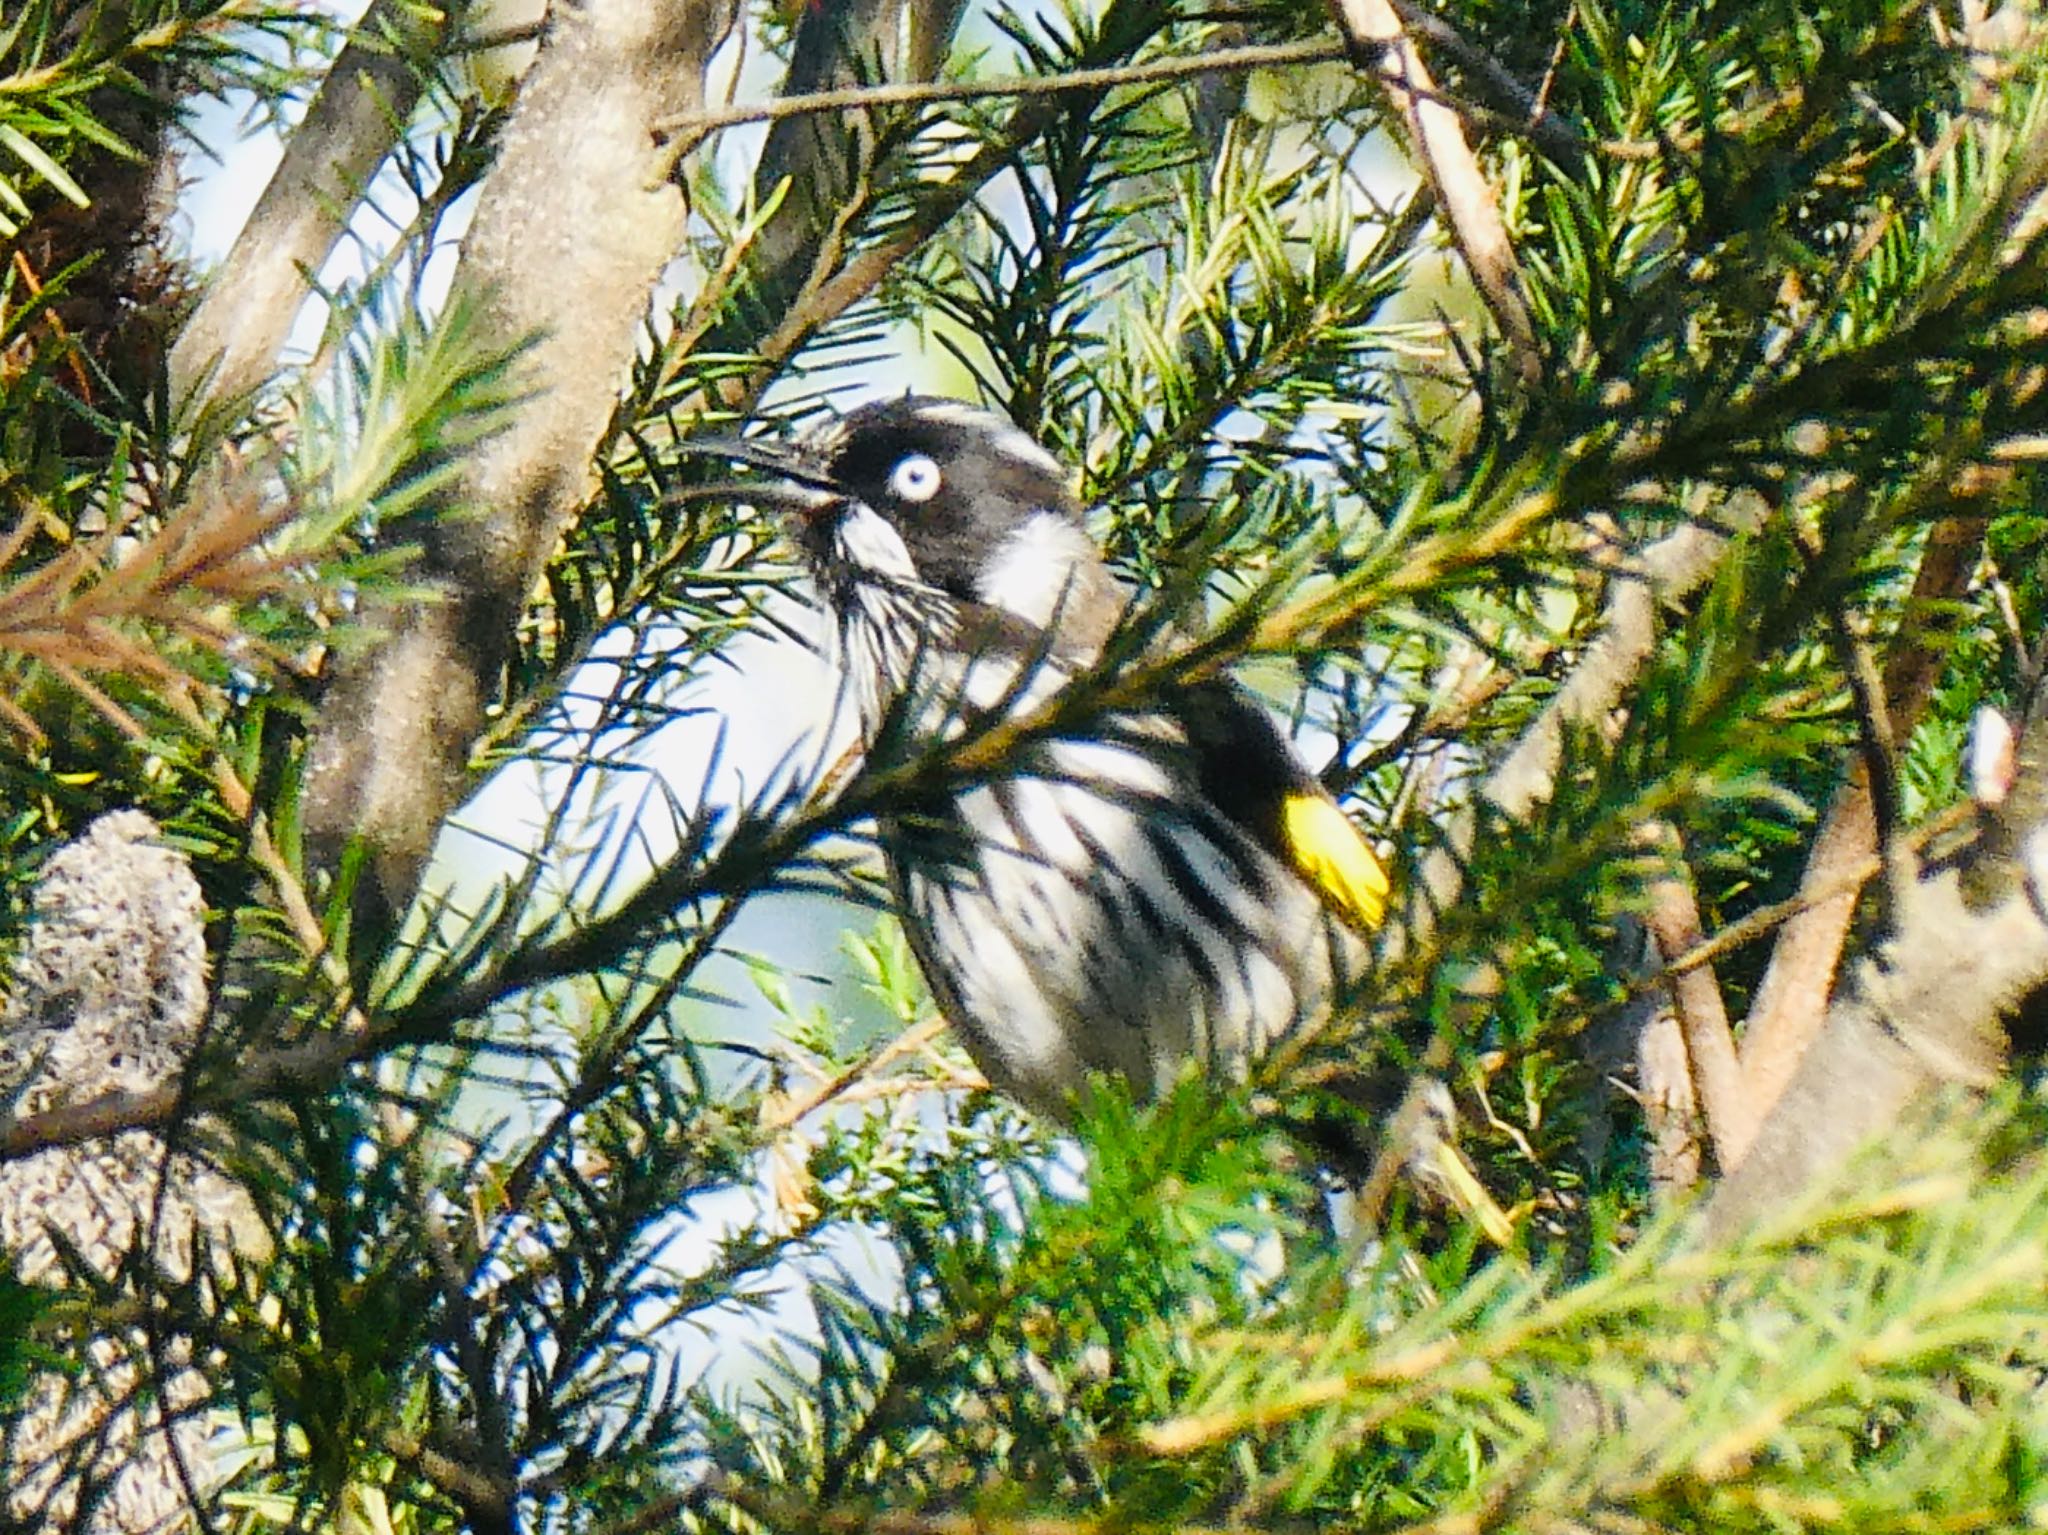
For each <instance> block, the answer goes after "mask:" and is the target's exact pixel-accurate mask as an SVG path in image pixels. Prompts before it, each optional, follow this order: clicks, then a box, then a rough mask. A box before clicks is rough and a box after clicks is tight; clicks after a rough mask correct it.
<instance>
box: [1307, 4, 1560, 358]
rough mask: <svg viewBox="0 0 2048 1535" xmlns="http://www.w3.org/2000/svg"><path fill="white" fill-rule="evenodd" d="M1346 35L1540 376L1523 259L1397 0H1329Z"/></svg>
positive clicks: (1486, 295)
mask: <svg viewBox="0 0 2048 1535" xmlns="http://www.w3.org/2000/svg"><path fill="white" fill-rule="evenodd" d="M1331 3H1332V6H1333V8H1334V10H1335V11H1336V14H1337V19H1338V22H1339V24H1340V25H1342V27H1343V28H1344V32H1345V35H1346V36H1348V37H1349V38H1350V39H1351V42H1352V45H1353V47H1354V48H1355V49H1356V50H1357V52H1358V54H1359V56H1360V57H1361V58H1362V59H1365V60H1367V61H1369V63H1368V67H1369V68H1370V69H1371V70H1372V71H1373V73H1374V74H1375V75H1376V76H1377V77H1378V78H1379V80H1380V83H1381V84H1382V85H1384V86H1385V87H1386V90H1387V94H1388V95H1389V97H1391V98H1392V100H1393V103H1394V105H1395V106H1396V107H1397V108H1398V109H1399V110H1400V113H1401V118H1402V121H1403V122H1404V123H1405V124H1406V125H1407V130H1408V146H1409V149H1410V151H1411V152H1412V153H1413V154H1414V156H1415V159H1416V162H1417V164H1418V165H1419V166H1420V167H1421V170H1422V174H1423V176H1424V177H1425V179H1427V180H1428V182H1429V184H1430V186H1431V187H1432V188H1433V189H1434V190H1435V192H1436V198H1437V206H1438V207H1439V208H1441V209H1442V210H1443V214H1444V217H1445V219H1446V220H1447V221H1448V222H1449V225H1450V233H1451V239H1452V242H1453V243H1454V244H1455V245H1456V246H1457V248H1458V253H1459V255H1461V256H1462V257H1464V260H1465V269H1466V270H1467V271H1468V272H1470V273H1471V274H1472V282H1473V285H1474V286H1475V287H1476V288H1477V289H1478V290H1479V295H1480V297H1481V298H1482V299H1484V300H1485V302H1486V307H1487V309H1488V310H1490V311H1491V312H1492V314H1493V321H1494V324H1495V325H1497V326H1499V327H1500V333H1501V337H1502V339H1503V340H1505V341H1506V342H1507V344H1508V349H1509V351H1510V352H1511V353H1513V355H1514V359H1515V366H1516V368H1517V370H1518V371H1519V372H1520V374H1521V376H1522V381H1523V382H1524V383H1525V384H1529V385H1534V384H1536V383H1538V382H1540V381H1541V379H1542V377H1543V356H1542V353H1541V351H1540V350H1539V349H1538V348H1537V345H1536V331H1535V327H1534V326H1533V325H1532V324H1531V323H1530V320H1529V306H1528V304H1527V303H1526V302H1525V301H1524V299H1523V297H1522V275H1521V267H1520V265H1519V263H1518V262H1517V261H1516V259H1515V248H1514V245H1513V243H1512V242H1511V241H1510V240H1509V239H1508V232H1507V225H1506V224H1505V223H1504V222H1502V220H1501V216H1500V208H1499V207H1498V205H1497V204H1496V203H1495V201H1494V195H1493V188H1492V187H1490V186H1489V185H1488V184H1487V181H1486V177H1485V174H1484V173H1483V172H1482V171H1481V170H1480V169H1479V161H1478V159H1477V158H1476V157H1475V156H1474V155H1473V153H1472V146H1471V145H1470V144H1468V143H1466V141H1465V128H1464V124H1463V123H1462V122H1461V121H1460V120H1459V116H1458V113H1457V112H1456V111H1455V110H1454V109H1453V108H1452V107H1450V106H1449V105H1447V104H1446V103H1445V102H1444V101H1443V100H1442V99H1441V98H1440V95H1439V93H1438V91H1437V88H1436V82H1435V81H1434V80H1433V79H1432V78H1431V77H1430V73H1429V66H1428V65H1426V64H1424V63H1423V61H1422V55H1421V53H1420V52H1419V51H1418V50H1417V48H1416V46H1415V43H1414V41H1413V39H1412V38H1410V37H1409V35H1408V32H1407V29H1406V27H1405V26H1404V24H1403V22H1402V20H1401V16H1400V13H1399V12H1398V11H1396V10H1395V8H1394V5H1393V3H1392V0H1331Z"/></svg>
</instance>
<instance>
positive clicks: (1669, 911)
mask: <svg viewBox="0 0 2048 1535" xmlns="http://www.w3.org/2000/svg"><path fill="white" fill-rule="evenodd" d="M1653 835H1655V836H1656V837H1657V839H1658V840H1659V841H1660V842H1662V843H1663V844H1664V853H1665V856H1666V857H1667V859H1668V860H1669V866H1668V868H1667V870H1666V872H1664V873H1663V874H1660V875H1659V876H1658V877H1657V878H1656V879H1655V880H1653V881H1652V882H1651V884H1650V888H1649V892H1648V893H1649V908H1648V910H1647V911H1646V912H1645V914H1644V921H1645V923H1646V924H1647V926H1648V927H1649V930H1650V936H1651V938H1653V939H1654V940H1655V941H1656V945H1657V952H1658V954H1659V955H1661V956H1663V957H1665V958H1669V957H1671V956H1673V955H1677V954H1684V953H1687V952H1688V951H1690V950H1692V949H1694V948H1696V947H1698V945H1699V943H1700V941H1701V937H1702V935H1701V932H1700V910H1699V902H1698V900H1697V898H1696V897H1695V896H1694V894H1693V887H1692V879H1691V876H1690V875H1689V874H1688V873H1687V872H1686V868H1685V861H1684V849H1683V847H1682V845H1681V844H1680V842H1679V838H1678V831H1677V829H1676V828H1675V827H1672V826H1669V825H1662V826H1660V827H1659V828H1658V829H1657V830H1656V832H1655V833H1653ZM1666 987H1667V989H1668V992H1669V995H1670V998H1671V1009H1672V1014H1673V1016H1674V1017H1675V1019H1676V1021H1677V1024H1678V1033H1679V1037H1680V1040H1681V1041H1682V1052H1681V1059H1682V1060H1683V1061H1685V1062H1687V1063H1689V1067H1690V1069H1689V1071H1688V1073H1687V1075H1688V1076H1689V1078H1690V1081H1691V1084H1692V1088H1693V1092H1694V1096H1695V1097H1696V1098H1697V1100H1698V1103H1699V1107H1700V1112H1701V1114H1702V1116H1703V1117H1704V1118H1705V1120H1706V1125H1707V1134H1708V1135H1709V1136H1710V1137H1711V1138H1712V1140H1713V1145H1714V1160H1715V1161H1716V1162H1717V1163H1718V1164H1719V1165H1720V1166H1721V1167H1723V1168H1728V1167H1733V1166H1734V1165H1735V1164H1736V1163H1737V1162H1739V1161H1741V1160H1742V1154H1743V1153H1744V1152H1745V1151H1747V1150H1748V1149H1749V1143H1750V1141H1751V1140H1753V1139H1754V1138H1755V1136H1756V1127H1757V1123H1758V1121H1757V1118H1756V1115H1755V1112H1754V1109H1753V1108H1752V1106H1751V1103H1750V1100H1749V1096H1748V1094H1747V1093H1746V1092H1745V1091H1744V1089H1743V1080H1742V1067H1741V1063H1740V1062H1739V1061H1738V1060H1737V1058H1736V1054H1735V1036H1734V1034H1733V1032H1732V1031H1731V1030H1730V1029H1729V1027H1728V1009H1727V1005H1726V1004H1725V1003H1724V1002H1723V1001H1722V998H1721V983H1720V981H1719V980H1718V979H1716V977H1715V975H1714V972H1713V970H1712V969H1711V968H1710V967H1709V966H1708V965H1706V964H1704V963H1702V964H1697V965H1690V966H1688V967H1687V968H1686V969H1685V970H1683V971H1681V972H1679V973H1678V974H1676V975H1674V976H1672V977H1671V978H1670V979H1669V981H1668V982H1666Z"/></svg>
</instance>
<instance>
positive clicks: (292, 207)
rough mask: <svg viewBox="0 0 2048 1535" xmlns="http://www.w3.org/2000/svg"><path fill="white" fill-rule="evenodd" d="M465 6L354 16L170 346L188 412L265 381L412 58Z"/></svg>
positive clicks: (177, 394) (343, 226)
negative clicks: (266, 179)
mask: <svg viewBox="0 0 2048 1535" xmlns="http://www.w3.org/2000/svg"><path fill="white" fill-rule="evenodd" d="M463 9H464V7H463V5H462V4H460V3H456V4H452V5H449V6H445V7H442V8H440V9H438V10H430V9H429V8H427V7H424V6H420V5H417V4H414V3H412V0H375V3H373V4H372V5H371V6H370V8H369V10H368V11H366V12H365V13H364V14H363V19H362V21H361V22H359V23H358V24H357V26H356V29H355V33H354V35H353V36H352V37H351V38H350V40H349V43H348V46H347V47H345V48H343V49H342V50H341V53H340V54H339V55H338V56H337V57H336V58H335V61H334V64H333V66H332V67H331V68H330V69H329V70H328V72H327V78H326V80H325V81H323V82H322V84H321V86H320V89H319V91H318V92H317V93H316V94H315V95H314V97H313V100H312V103H311V104H310V105H309V106H308V107H307V109H306V117H305V121H303V122H302V123H300V124H299V126H298V129H297V130H296V131H295V132H294V133H293V134H292V135H291V137H290V139H289V140H288V141H287V142H286V144H285V152H284V158H283V159H282V160H281V161H280V162H279V163H278V167H277V170H276V171H275V172H274V173H273V174H272V176H271V178H270V182H269V184H268V185H266V186H265V187H264V189H263V195H262V197H261V198H259V199H258V200H257V203H256V208H255V211H254V212H252V213H251V214H250V215H249V222H248V223H247V224H246V225H245V226H244V227H243V229H242V232H241V233H240V234H239V235H238V236H237V237H236V239H235V243H234V246H233V248H232V249H230V250H229V252H228V255H227V259H226V260H225V261H223V262H222V263H221V266H220V269H219V270H218V271H217V272H215V273H214V274H213V278H212V280H211V281H210V282H209V284H208V285H207V290H206V294H205V296H204V297H203V298H202V299H201V300H200V302H199V306H198V308H196V309H195V310H194V311H193V312H192V317H191V318H190V319H189V320H187V321H186V323H185V327H184V329H183V331H181V332H180V333H179V336H178V340H177V344H176V345H175V346H174V347H173V348H172V349H171V398H172V400H173V401H175V402H177V403H178V404H179V405H181V406H183V407H185V408H186V409H187V410H188V411H189V412H190V413H191V414H193V415H196V414H197V413H198V412H199V410H200V409H201V408H202V407H203V406H204V405H205V404H206V403H209V402H214V401H219V402H225V403H227V404H229V405H232V404H233V403H234V402H238V401H240V400H243V399H245V398H246V397H247V396H248V395H249V394H250V393H251V392H252V391H253V390H255V389H256V388H257V387H258V386H259V385H261V384H262V383H263V382H264V381H265V380H266V379H268V378H269V377H270V375H271V373H272V371H273V370H274V369H275V368H276V366H277V359H278V354H279V353H280V352H282V351H283V350H284V344H285V340H286V338H287V337H288V336H289V335H290V333H291V328H292V322H293V321H294V320H295V319H296V318H297V317H298V313H299V310H300V309H301V307H303V306H304V304H305V301H306V298H307V296H308V295H309V294H310V293H311V291H312V288H311V286H310V282H309V274H317V273H318V272H319V270H320V268H321V267H323V266H324V265H326V263H327V258H328V257H329V256H330V255H332V254H333V252H334V247H335V246H336V244H338V243H339V242H340V240H341V237H342V235H343V234H344V233H345V232H346V231H347V229H348V221H349V219H350V218H351V217H352V216H353V214H354V213H355V210H356V208H357V207H358V206H359V205H360V203H361V201H362V192H363V188H364V187H365V186H367V185H368V184H369V181H370V178H371V177H372V176H373V175H375V174H376V171H377V167H378V166H380V165H382V164H383V163H384V160H385V157H386V156H388V155H389V154H390V153H391V150H392V148H393V147H394V146H395V145H396V144H397V143H398V141H399V139H400V137H401V136H402V135H403V134H404V132H405V128H406V124H407V123H408V122H409V121H410V120H411V117H412V112H413V108H414V107H415V106H417V105H418V103H419V98H420V93H421V91H422V89H423V88H424V86H425V83H426V79H425V74H424V65H423V64H422V63H421V62H420V61H421V60H422V59H423V58H425V57H426V56H428V55H430V54H431V53H432V51H433V50H434V48H435V47H436V46H438V44H439V43H440V41H441V39H442V37H443V35H444V34H445V32H446V30H447V28H448V27H450V26H453V25H456V24H457V23H459V21H460V18H461V15H462V12H463Z"/></svg>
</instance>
